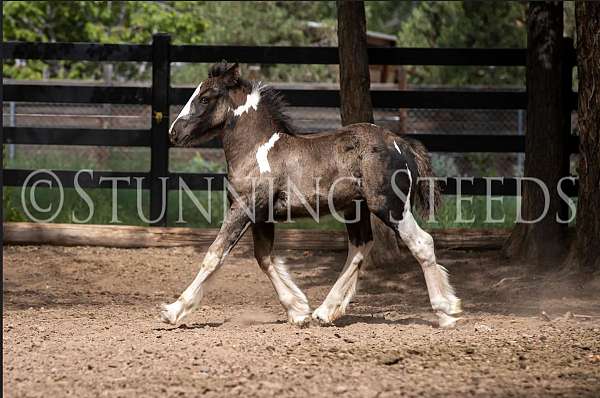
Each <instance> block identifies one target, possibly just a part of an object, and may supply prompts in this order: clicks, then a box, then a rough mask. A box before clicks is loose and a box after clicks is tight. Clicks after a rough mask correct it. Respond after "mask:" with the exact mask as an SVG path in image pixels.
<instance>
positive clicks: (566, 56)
mask: <svg viewBox="0 0 600 398" xmlns="http://www.w3.org/2000/svg"><path fill="white" fill-rule="evenodd" d="M575 66H577V63H576V62H575V45H574V42H573V38H571V37H563V39H562V59H561V74H562V76H561V78H562V84H563V86H562V95H561V100H562V112H563V113H564V115H565V117H564V119H563V134H564V143H565V145H567V146H568V145H569V144H570V142H571V111H572V103H571V102H572V99H573V68H574V67H575ZM570 155H571V153H570V147H568V149H567V151H566V154H565V156H564V159H563V162H564V164H562V165H561V166H562V170H563V172H564V175H563V177H569V176H571V156H570ZM567 184H568V183H567ZM565 185H566V184H565ZM558 214H559V217H560V219H561V220H566V219H568V217H569V207H568V205H567V203H566V202H564V201H563V202H561V205H560V206H559V208H558Z"/></svg>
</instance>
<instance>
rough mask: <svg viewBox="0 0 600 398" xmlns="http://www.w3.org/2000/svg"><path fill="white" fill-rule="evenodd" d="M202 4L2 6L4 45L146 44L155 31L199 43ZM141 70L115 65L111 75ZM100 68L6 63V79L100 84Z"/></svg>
mask: <svg viewBox="0 0 600 398" xmlns="http://www.w3.org/2000/svg"><path fill="white" fill-rule="evenodd" d="M201 4H202V3H198V2H185V1H165V2H149V1H31V2H30V1H28V2H25V1H7V2H5V3H4V20H3V22H4V32H3V40H18V41H39V42H99V43H149V42H150V41H151V38H152V35H153V34H154V33H158V32H169V33H171V34H172V37H173V42H174V43H175V44H180V43H191V44H198V43H201V42H202V41H203V35H202V34H203V32H204V31H205V29H206V20H205V19H203V17H202V15H201V13H199V10H200V9H201V7H199V6H200V5H201ZM146 69H147V68H145V67H144V66H143V65H131V64H127V63H121V64H118V66H117V68H116V70H115V74H116V75H117V76H121V78H123V79H137V78H139V77H140V76H141V75H143V74H144V71H145V70H146ZM102 73H103V69H102V68H101V67H99V65H98V64H96V63H90V62H87V63H85V62H67V61H62V62H57V61H52V62H41V61H30V60H28V61H26V63H25V64H15V62H14V61H12V62H8V63H7V64H6V66H5V70H4V74H5V76H6V77H12V78H16V79H41V78H63V79H73V78H84V79H90V78H91V79H99V78H101V77H102Z"/></svg>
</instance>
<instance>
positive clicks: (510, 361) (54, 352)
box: [3, 246, 600, 397]
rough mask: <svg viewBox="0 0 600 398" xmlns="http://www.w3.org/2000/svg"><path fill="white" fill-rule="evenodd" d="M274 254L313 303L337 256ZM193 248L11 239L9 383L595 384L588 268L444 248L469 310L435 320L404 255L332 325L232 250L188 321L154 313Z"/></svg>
mask: <svg viewBox="0 0 600 398" xmlns="http://www.w3.org/2000/svg"><path fill="white" fill-rule="evenodd" d="M279 254H280V255H281V256H283V257H284V258H286V259H287V261H288V263H289V265H290V268H291V269H292V271H293V274H294V275H295V277H296V280H297V282H298V284H299V285H300V287H301V288H303V290H304V291H305V292H306V294H307V296H308V297H309V300H310V303H311V306H312V307H313V308H314V307H316V306H317V305H318V304H320V302H321V301H322V299H323V298H324V297H325V295H326V293H327V291H328V290H329V288H330V287H331V285H332V284H333V282H334V279H335V277H336V276H337V273H338V272H339V270H340V269H341V266H342V265H343V262H344V259H345V253H333V254H332V253H318V252H304V253H303V252H297V251H294V252H281V253H279ZM200 258H201V253H197V252H196V251H195V250H194V249H192V248H177V249H138V250H130V249H108V248H94V247H71V248H65V247H50V246H41V247H39V246H22V247H6V248H5V249H4V280H3V283H4V317H3V331H4V336H3V343H4V351H3V354H4V368H3V376H4V383H3V392H4V396H7V397H33V396H39V397H41V396H45V397H48V396H50V397H62V396H74V397H92V396H94V397H97V396H109V397H125V396H127V397H131V396H156V397H159V396H160V397H164V396H207V397H216V396H219V397H224V396H242V397H254V396H256V397H264V396H267V397H268V396H298V397H317V396H334V395H335V396H348V397H351V396H354V397H396V396H440V397H442V396H443V397H448V396H461V397H462V396H481V397H507V396H512V397H515V396H527V397H548V396H561V397H567V396H568V397H585V396H588V397H593V396H595V397H598V396H600V293H598V292H599V291H600V282H599V281H598V280H597V279H596V280H593V279H590V278H587V279H585V280H581V279H579V280H578V279H577V278H573V277H569V278H566V277H564V276H562V275H561V276H560V277H559V276H557V275H545V276H537V277H536V276H535V275H527V274H525V273H524V272H523V271H522V269H523V267H522V266H521V265H518V264H517V265H513V266H508V264H505V263H504V262H503V260H500V259H499V255H498V253H496V252H489V251H488V252H478V253H469V252H463V251H441V252H439V253H438V258H439V262H440V263H441V264H444V265H446V266H447V268H448V269H449V270H450V272H451V275H452V282H453V283H454V285H455V287H456V289H457V292H458V295H459V296H460V297H461V298H462V299H463V303H464V309H465V314H464V318H463V319H462V320H461V321H460V322H459V324H458V326H457V328H455V329H453V330H442V329H438V328H436V327H435V323H434V320H435V317H434V315H433V314H432V312H431V311H430V308H429V302H428V298H427V292H426V289H425V282H424V280H423V277H422V273H421V272H420V269H419V267H418V265H417V264H416V262H414V260H412V259H411V258H410V257H408V256H407V257H406V258H403V259H400V261H399V264H402V267H407V268H409V269H410V271H408V272H405V273H400V272H399V269H396V270H377V269H367V270H365V272H363V274H362V278H361V281H360V284H359V291H358V294H357V296H356V298H355V300H354V301H353V303H352V304H351V306H350V308H349V313H348V315H347V316H345V317H344V318H343V319H341V320H340V321H338V322H337V324H336V326H332V327H319V326H311V327H308V328H304V329H299V328H296V327H293V326H291V325H288V324H287V323H286V322H285V320H286V319H285V315H284V312H283V310H282V308H281V307H280V306H279V304H278V303H277V301H276V297H275V293H274V291H273V288H272V287H271V285H270V282H269V281H268V279H267V278H266V276H265V275H263V274H262V273H261V271H260V270H259V268H258V266H257V265H256V263H255V262H254V260H253V259H252V258H251V256H248V255H247V254H245V253H234V255H233V256H232V257H230V258H229V259H228V261H227V262H226V264H225V266H224V267H223V269H222V270H221V271H220V272H219V273H218V274H217V275H216V277H215V278H214V279H213V280H212V282H211V286H210V288H209V291H208V293H207V295H206V297H205V299H204V302H203V306H202V307H201V308H200V309H199V310H198V311H197V312H196V313H195V314H194V315H193V316H192V317H191V318H190V319H188V321H187V324H186V325H182V326H179V327H173V326H168V325H165V324H162V323H160V322H159V321H158V306H159V304H160V303H162V302H165V301H171V300H173V298H175V297H176V296H177V295H178V294H179V293H180V292H181V291H182V289H183V288H185V286H186V285H187V284H188V283H189V282H190V281H191V279H192V278H193V276H194V275H195V270H196V266H197V264H198V263H199V261H200ZM542 311H543V312H542Z"/></svg>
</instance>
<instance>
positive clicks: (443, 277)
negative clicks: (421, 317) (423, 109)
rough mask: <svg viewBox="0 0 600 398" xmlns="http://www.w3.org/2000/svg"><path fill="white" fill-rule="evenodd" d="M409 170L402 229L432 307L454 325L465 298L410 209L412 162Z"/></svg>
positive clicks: (445, 323) (443, 323)
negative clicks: (454, 284) (453, 285)
mask: <svg viewBox="0 0 600 398" xmlns="http://www.w3.org/2000/svg"><path fill="white" fill-rule="evenodd" d="M394 144H395V142H394ZM406 170H407V172H408V178H409V181H410V186H409V189H408V195H407V196H406V201H405V202H404V211H403V213H402V220H400V222H398V233H399V235H400V238H401V239H402V241H403V242H404V243H405V244H406V246H408V248H409V249H410V251H411V253H412V254H413V256H415V258H416V259H417V261H419V264H420V265H421V268H422V269H423V274H424V276H425V283H426V284H427V291H428V293H429V300H430V302H431V307H432V308H433V309H434V310H435V311H436V312H437V315H438V318H439V323H440V326H441V327H451V326H453V325H454V323H455V322H456V320H457V319H456V318H453V317H451V316H450V315H454V314H458V313H460V312H462V310H461V302H460V299H459V298H457V297H456V296H455V294H454V289H453V288H452V286H451V285H450V282H449V280H448V270H446V268H444V267H442V266H441V265H439V264H438V263H437V262H436V258H435V251H434V244H433V238H432V237H431V235H429V234H428V233H427V232H425V231H424V230H423V229H421V227H419V224H417V221H416V220H415V218H414V217H413V215H412V213H411V211H410V191H411V188H412V175H411V172H410V170H409V168H408V166H407V167H406Z"/></svg>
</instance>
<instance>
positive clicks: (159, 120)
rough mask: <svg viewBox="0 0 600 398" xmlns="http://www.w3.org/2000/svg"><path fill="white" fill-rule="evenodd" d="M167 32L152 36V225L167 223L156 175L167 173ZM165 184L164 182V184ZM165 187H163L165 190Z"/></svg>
mask: <svg viewBox="0 0 600 398" xmlns="http://www.w3.org/2000/svg"><path fill="white" fill-rule="evenodd" d="M170 46H171V36H169V35H168V34H164V33H158V34H155V35H153V36H152V133H151V135H152V137H151V150H150V157H151V162H150V220H152V224H151V225H153V226H165V225H166V224H167V197H168V192H167V191H165V192H163V183H162V181H161V179H160V177H168V176H169V138H168V133H169V86H170V85H171V83H170V82H171V63H170V58H169V57H170V54H169V53H170V51H169V50H170ZM167 186H168V185H167ZM166 189H167V187H165V190H166Z"/></svg>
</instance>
